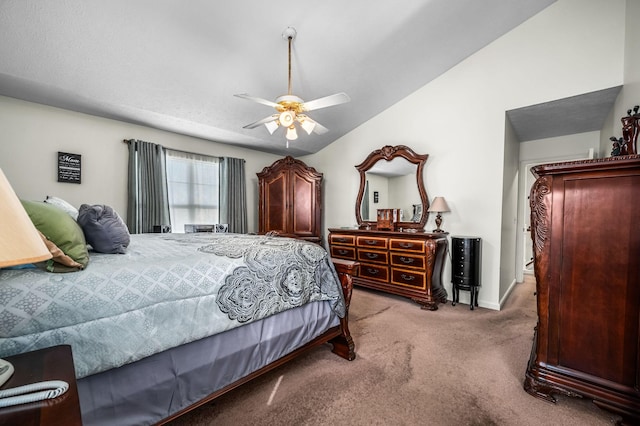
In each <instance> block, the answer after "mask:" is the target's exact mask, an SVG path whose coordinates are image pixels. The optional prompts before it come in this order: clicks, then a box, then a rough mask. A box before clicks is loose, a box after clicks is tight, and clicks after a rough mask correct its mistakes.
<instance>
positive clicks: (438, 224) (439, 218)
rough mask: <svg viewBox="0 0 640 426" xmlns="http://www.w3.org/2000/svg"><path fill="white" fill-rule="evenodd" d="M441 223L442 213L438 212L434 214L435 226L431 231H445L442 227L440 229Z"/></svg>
mask: <svg viewBox="0 0 640 426" xmlns="http://www.w3.org/2000/svg"><path fill="white" fill-rule="evenodd" d="M441 224H442V215H441V214H440V212H438V214H436V226H437V228H436V229H434V230H433V232H445V231H444V229H440V225H441Z"/></svg>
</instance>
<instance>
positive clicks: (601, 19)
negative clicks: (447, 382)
mask: <svg viewBox="0 0 640 426" xmlns="http://www.w3.org/2000/svg"><path fill="white" fill-rule="evenodd" d="M624 12H625V1H624V0H613V1H607V2H602V1H599V0H559V1H558V2H556V3H554V4H553V5H551V6H550V7H548V8H547V9H545V10H543V11H542V12H540V13H539V14H538V15H536V16H534V17H532V18H531V19H529V20H528V21H526V22H525V23H523V24H522V25H520V26H519V27H517V28H516V29H514V30H513V31H511V32H509V33H508V34H506V35H505V36H503V37H501V38H500V39H498V40H496V41H495V42H494V43H492V44H490V45H489V46H487V47H486V48H484V49H482V50H481V51H479V52H478V53H476V54H474V55H473V56H471V57H469V58H468V59H466V60H464V61H463V62H461V63H460V64H458V65H457V66H455V67H454V68H452V69H451V70H450V71H448V72H447V73H445V74H444V75H442V76H440V77H439V78H437V79H436V80H434V81H432V82H431V83H429V84H427V85H426V86H424V87H423V88H422V89H420V90H418V91H416V92H415V93H413V94H411V95H410V96H408V97H407V98H405V99H404V100H402V101H401V102H398V103H397V104H396V105H394V106H392V107H391V108H389V109H388V110H386V111H384V112H383V113H381V114H379V115H378V116H376V117H374V118H373V119H371V120H370V121H368V122H367V123H365V124H363V125H362V126H360V127H358V128H357V129H355V130H353V131H352V132H350V133H349V134H347V135H345V136H344V137H343V138H341V139H340V140H338V141H336V142H335V143H333V144H331V145H330V146H329V147H327V148H325V149H324V150H322V151H321V152H319V153H317V154H315V155H312V156H308V157H307V158H305V161H306V162H307V163H308V164H310V165H312V166H314V167H316V169H318V170H322V171H323V172H324V174H325V210H324V211H325V218H324V220H325V223H324V225H325V227H326V228H331V227H339V226H345V225H351V224H352V223H353V222H354V213H353V211H354V202H355V201H354V200H355V199H356V195H357V190H358V184H359V179H358V178H359V177H358V173H357V171H356V170H355V167H354V165H356V164H359V163H360V162H362V161H363V160H364V158H366V156H367V154H368V153H369V152H371V151H373V150H375V149H379V148H381V147H382V146H384V145H399V144H402V145H407V146H409V147H411V148H412V149H413V150H414V151H416V152H417V153H420V154H429V160H428V162H427V166H426V168H425V174H426V188H427V193H428V194H429V198H430V199H432V198H433V196H435V195H440V196H444V197H445V198H446V199H447V202H448V204H449V206H450V207H451V210H452V211H451V213H446V214H444V215H443V225H442V226H443V228H444V229H445V230H447V231H448V232H449V233H450V234H453V235H475V236H479V237H481V238H482V239H483V262H482V283H483V287H482V289H481V291H480V293H479V304H480V305H481V306H485V307H488V308H493V309H499V303H500V299H501V296H502V294H501V288H500V282H501V281H503V282H507V283H508V282H511V281H512V280H513V279H514V277H513V276H505V277H501V276H500V274H501V265H503V264H504V265H505V268H504V273H505V274H509V275H512V274H513V266H509V265H506V264H507V263H510V264H513V263H514V262H515V260H514V259H515V253H513V254H512V256H505V257H503V258H502V259H501V256H500V253H501V245H502V241H501V236H502V234H503V232H507V233H509V234H510V235H511V236H514V235H516V230H515V229H516V224H515V223H512V222H511V223H509V226H506V225H505V223H503V220H502V215H503V206H502V205H503V186H506V187H510V185H513V182H507V183H504V184H503V178H504V177H505V176H504V174H505V173H504V164H503V163H504V150H505V111H508V110H511V109H515V108H520V107H524V106H529V105H534V104H538V103H542V102H548V101H552V100H556V99H561V98H565V97H569V96H575V95H578V94H583V93H588V92H592V91H595V90H600V89H604V88H608V87H613V86H616V85H620V84H622V78H623V63H624V56H623V55H624V41H625V40H624V21H625V17H624ZM400 68H401V67H399V69H400ZM389 78H401V77H398V76H389ZM390 123H393V124H390ZM510 157H511V156H510ZM516 168H517V166H516ZM508 176H512V173H511V174H508ZM509 179H511V177H510V178H509ZM509 193H510V194H511V191H509ZM507 201H508V203H513V202H514V201H513V197H512V196H510V197H509V198H508V200H507ZM509 209H515V207H510V208H509ZM433 220H434V216H433V215H431V216H430V217H429V222H428V223H427V229H433V228H432V227H433V226H434V222H433ZM508 222H509V221H507V223H508ZM503 228H507V229H503ZM443 278H444V281H445V283H446V285H447V289H448V291H449V294H451V292H450V283H449V281H450V264H449V262H447V267H446V268H445V273H444V277H443ZM502 291H503V292H504V289H502ZM462 293H463V294H461V299H462V298H463V297H465V296H467V294H466V292H462ZM467 300H468V299H467Z"/></svg>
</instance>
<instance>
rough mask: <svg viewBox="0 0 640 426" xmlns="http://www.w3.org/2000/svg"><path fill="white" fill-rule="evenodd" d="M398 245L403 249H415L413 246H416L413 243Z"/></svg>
mask: <svg viewBox="0 0 640 426" xmlns="http://www.w3.org/2000/svg"><path fill="white" fill-rule="evenodd" d="M398 245H399V246H400V247H402V248H411V247H413V246H414V244H413V243H400V244H398Z"/></svg>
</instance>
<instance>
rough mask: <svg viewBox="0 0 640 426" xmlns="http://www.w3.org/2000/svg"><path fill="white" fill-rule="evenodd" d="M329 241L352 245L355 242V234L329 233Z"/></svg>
mask: <svg viewBox="0 0 640 426" xmlns="http://www.w3.org/2000/svg"><path fill="white" fill-rule="evenodd" d="M329 243H330V244H343V245H350V246H353V245H355V244H356V237H355V235H342V234H330V235H329Z"/></svg>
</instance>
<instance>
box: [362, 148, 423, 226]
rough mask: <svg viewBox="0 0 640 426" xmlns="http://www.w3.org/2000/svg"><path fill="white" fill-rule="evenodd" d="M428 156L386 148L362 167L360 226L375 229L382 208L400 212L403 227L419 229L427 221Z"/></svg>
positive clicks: (406, 150) (404, 149)
mask: <svg viewBox="0 0 640 426" xmlns="http://www.w3.org/2000/svg"><path fill="white" fill-rule="evenodd" d="M427 157H428V155H418V154H416V153H415V152H413V151H412V150H411V149H410V148H408V147H406V146H403V145H398V146H395V147H392V146H389V145H387V146H385V147H383V148H382V149H381V150H377V151H374V152H372V153H371V154H370V155H369V157H367V159H366V160H365V161H364V162H363V163H362V164H360V165H358V166H356V168H357V169H358V171H359V172H360V192H359V193H358V200H357V202H356V218H357V220H358V225H359V226H367V225H369V226H372V225H373V223H375V222H376V213H377V210H378V209H391V208H393V209H400V212H401V219H400V224H399V226H400V227H403V228H410V229H418V228H422V227H424V224H425V223H426V221H427V216H428V212H427V209H428V207H429V204H428V200H427V195H426V191H425V189H424V183H423V180H422V171H423V167H424V163H425V162H426V159H427Z"/></svg>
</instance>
